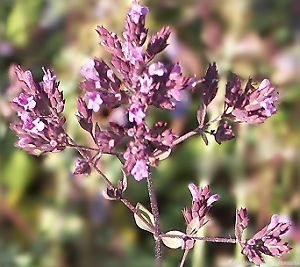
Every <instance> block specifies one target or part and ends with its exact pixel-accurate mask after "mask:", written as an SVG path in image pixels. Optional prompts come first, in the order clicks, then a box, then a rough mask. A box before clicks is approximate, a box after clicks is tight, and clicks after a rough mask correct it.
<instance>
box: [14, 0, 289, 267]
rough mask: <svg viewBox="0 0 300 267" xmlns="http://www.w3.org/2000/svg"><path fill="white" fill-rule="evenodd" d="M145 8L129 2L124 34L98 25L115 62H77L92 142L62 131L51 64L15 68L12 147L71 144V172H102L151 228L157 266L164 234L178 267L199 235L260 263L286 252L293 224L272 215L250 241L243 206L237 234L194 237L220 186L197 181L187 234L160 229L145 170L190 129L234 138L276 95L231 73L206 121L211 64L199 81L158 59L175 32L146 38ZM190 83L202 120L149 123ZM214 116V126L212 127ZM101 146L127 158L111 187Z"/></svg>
mask: <svg viewBox="0 0 300 267" xmlns="http://www.w3.org/2000/svg"><path fill="white" fill-rule="evenodd" d="M148 12H149V9H148V8H147V7H145V6H143V5H141V4H139V3H138V2H136V1H134V2H133V4H132V8H131V9H130V10H129V12H128V14H127V16H126V20H125V28H124V31H123V34H122V37H119V36H117V35H116V34H115V33H112V32H110V31H109V30H108V29H106V28H105V27H103V26H98V27H97V33H98V35H99V38H100V40H101V45H102V46H103V47H104V48H105V49H106V50H107V51H108V53H110V54H111V60H110V61H109V62H105V61H104V60H102V59H97V58H94V59H89V60H88V61H87V62H86V64H85V65H84V66H83V67H82V68H81V75H82V76H83V78H84V80H83V81H82V82H81V84H80V85H81V89H82V94H81V96H79V97H78V99H77V112H76V117H77V119H78V122H79V124H80V126H81V128H82V129H84V130H85V131H86V132H88V134H89V135H90V136H91V138H92V140H93V141H94V144H93V146H92V147H88V146H84V145H79V144H77V143H76V142H75V141H74V140H73V139H72V138H71V137H70V136H69V135H68V134H67V133H66V131H65V128H64V127H65V121H66V119H65V117H64V116H63V110H64V105H65V100H64V99H63V94H62V92H61V91H60V90H59V88H58V87H59V82H57V80H56V75H55V74H54V72H53V71H50V70H48V69H43V72H44V76H43V79H42V81H40V82H37V81H36V79H35V78H34V77H33V74H32V73H31V72H30V71H29V70H23V69H22V68H21V67H20V66H17V67H16V68H15V72H16V75H17V77H18V80H19V83H20V85H21V87H22V89H23V91H22V92H21V93H20V94H19V95H18V96H17V97H16V98H14V99H13V100H12V102H11V105H12V108H13V109H14V110H15V111H17V114H18V119H16V121H15V122H14V123H12V124H11V129H12V130H13V131H14V132H15V133H16V134H17V136H18V138H19V140H18V141H17V143H16V145H17V146H18V147H19V148H21V149H23V150H25V151H27V152H29V153H31V154H34V155H40V154H42V153H46V152H59V151H62V150H64V149H66V148H67V147H70V148H75V149H76V150H77V151H78V152H79V154H80V157H79V158H77V159H76V161H75V169H74V175H89V174H90V173H91V171H92V169H95V170H96V171H97V172H98V174H99V175H100V176H101V177H102V178H103V180H104V181H105V182H106V184H107V188H106V189H105V190H104V194H103V195H104V197H106V198H107V199H109V200H119V201H121V202H122V203H123V204H124V205H125V206H126V207H127V208H128V209H129V210H130V211H131V212H132V213H133V214H134V216H135V220H136V224H137V225H138V226H139V227H140V228H141V229H144V230H146V231H149V232H151V233H152V234H153V236H154V238H155V257H156V261H157V266H162V249H161V244H162V242H163V243H164V244H165V245H166V246H168V247H170V248H179V247H181V248H182V249H184V250H185V252H184V256H183V258H182V262H181V265H180V266H183V264H184V261H185V258H186V256H187V254H188V251H189V250H190V249H192V248H193V247H194V244H195V242H196V241H197V240H203V241H208V242H224V243H239V245H240V246H241V248H242V253H243V254H244V255H246V256H247V257H248V259H249V260H250V261H251V262H253V263H254V264H256V265H260V264H262V263H263V262H264V259H263V258H262V254H266V255H269V256H278V257H279V256H282V255H284V254H285V253H287V252H289V251H290V249H291V248H290V246H289V245H288V244H287V243H286V242H283V241H282V240H281V238H282V236H283V235H284V234H285V233H287V232H288V230H289V229H290V226H291V224H290V222H288V221H286V220H283V219H282V218H281V217H279V216H278V215H273V216H272V218H271V222H270V224H269V225H267V226H266V227H264V228H263V229H262V230H260V231H259V232H258V233H256V234H255V235H254V236H253V237H252V238H250V239H243V232H244V230H245V229H246V228H247V227H248V223H249V218H248V213H247V210H246V209H240V210H238V211H237V213H236V225H235V236H236V239H233V238H223V237H220V238H217V237H200V236H198V235H197V234H198V232H199V229H200V228H201V227H203V226H204V225H205V224H206V223H207V222H208V220H206V215H207V213H208V212H209V210H210V209H211V207H212V205H213V203H214V202H216V201H218V200H219V198H220V197H219V195H218V194H213V195H212V194H211V191H210V187H209V186H208V185H207V186H204V187H202V188H201V187H197V186H196V185H194V184H190V185H189V190H190V192H191V195H192V206H191V208H186V209H184V210H183V216H184V219H185V221H186V224H187V227H186V231H185V233H182V232H180V231H169V232H167V233H162V232H161V227H160V220H159V218H160V215H159V210H158V203H157V197H156V194H155V188H154V184H153V179H152V176H151V168H154V167H157V166H158V164H159V161H160V160H162V159H164V158H166V157H168V156H169V155H170V153H171V151H172V150H173V149H174V147H176V146H177V145H178V144H180V143H182V142H185V141H186V140H188V139H189V138H191V137H193V136H200V137H202V139H203V141H204V142H205V144H208V138H207V135H213V136H214V138H215V141H216V142H217V143H219V144H221V143H223V142H225V141H228V140H231V139H233V138H234V137H235V133H234V127H233V126H234V124H235V123H248V124H259V123H263V122H264V121H265V120H266V119H268V118H270V117H271V116H272V115H274V114H275V113H276V111H277V109H276V102H277V101H278V93H277V92H276V90H275V87H274V86H272V85H271V83H270V81H269V80H268V79H264V80H263V81H262V82H261V83H260V84H259V85H258V87H257V88H256V87H255V84H254V82H253V81H252V80H251V79H249V80H248V81H247V83H246V85H245V87H244V89H243V88H242V79H241V78H240V77H239V76H238V75H236V74H233V75H231V77H230V78H229V80H228V82H227V84H226V91H225V99H224V109H223V112H222V114H220V115H219V116H217V117H216V118H214V119H210V118H209V114H208V112H207V111H208V108H207V107H208V106H209V105H210V104H211V103H212V102H213V100H214V98H215V97H216V95H217V93H218V82H219V76H218V69H217V65H216V64H215V63H213V64H210V65H209V67H208V69H207V72H206V74H205V75H204V77H203V78H202V79H200V80H197V79H196V78H195V77H185V76H184V75H183V71H182V69H181V66H180V65H179V63H176V64H166V63H164V62H162V61H154V59H155V57H156V56H157V55H158V54H159V53H160V52H162V51H163V50H164V49H165V48H166V47H167V45H168V44H167V41H168V38H169V36H170V34H171V30H170V28H169V27H164V28H162V29H161V30H160V31H159V32H157V33H155V34H154V35H152V36H149V34H148V29H147V28H146V26H145V21H146V16H147V14H148ZM189 88H191V89H193V90H194V92H196V93H198V95H199V108H198V109H197V112H196V114H197V115H196V117H197V121H198V126H197V127H196V128H195V129H193V130H191V131H189V132H187V133H185V134H183V135H182V136H176V135H175V134H174V133H173V131H172V129H171V128H169V127H168V124H167V123H166V122H164V121H158V122H156V123H154V124H153V125H150V124H149V122H148V121H147V118H148V115H149V108H150V107H155V108H158V109H161V110H171V109H174V108H175V107H176V104H177V103H178V102H180V101H181V100H183V98H184V94H186V92H187V91H188V89H189ZM184 91H185V92H184ZM114 108H122V110H123V111H124V113H125V115H126V116H125V117H126V119H125V121H123V122H122V123H121V122H116V121H109V122H108V123H107V124H106V125H100V124H99V123H98V122H96V121H95V119H94V116H95V114H96V113H98V112H100V111H101V110H104V109H114ZM215 124H217V127H216V129H211V127H212V126H213V125H215ZM103 154H110V155H113V156H116V157H117V158H118V159H119V160H120V162H121V163H122V165H123V169H122V172H123V177H122V178H121V179H120V180H119V181H118V183H117V185H116V186H115V185H113V183H112V182H111V181H110V180H109V179H108V177H107V176H106V175H105V174H104V173H103V172H102V171H101V169H100V168H99V167H98V163H99V161H100V160H101V157H102V155H103ZM128 176H133V178H134V179H135V180H136V181H142V180H146V181H147V185H148V193H149V199H150V206H151V212H150V211H148V210H147V209H146V208H144V207H142V206H141V205H140V204H139V203H137V205H136V206H134V205H133V204H132V203H131V202H129V200H127V199H126V198H125V197H124V193H125V191H126V189H127V186H128V184H127V177H128ZM170 239H172V240H170ZM176 239H177V241H176ZM178 240H179V242H178Z"/></svg>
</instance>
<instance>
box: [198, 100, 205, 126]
mask: <svg viewBox="0 0 300 267" xmlns="http://www.w3.org/2000/svg"><path fill="white" fill-rule="evenodd" d="M205 115H206V105H205V104H204V103H203V102H202V103H201V104H200V106H199V108H198V110H197V121H198V123H199V127H200V129H201V128H202V127H203V125H204V122H205Z"/></svg>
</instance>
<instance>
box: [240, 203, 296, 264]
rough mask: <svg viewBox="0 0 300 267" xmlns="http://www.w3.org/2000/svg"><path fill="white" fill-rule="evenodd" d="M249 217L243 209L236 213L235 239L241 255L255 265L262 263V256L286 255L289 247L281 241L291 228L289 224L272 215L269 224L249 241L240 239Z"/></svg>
mask: <svg viewBox="0 0 300 267" xmlns="http://www.w3.org/2000/svg"><path fill="white" fill-rule="evenodd" d="M248 223H249V217H248V212H247V210H246V209H245V208H242V209H240V210H237V212H236V228H235V233H236V238H237V240H238V242H239V244H240V245H241V247H242V253H243V254H244V255H246V256H247V257H248V259H249V260H250V261H251V262H253V263H254V264H256V265H261V264H262V263H264V259H263V257H262V254H265V255H269V256H276V257H281V256H282V255H284V254H286V253H288V252H289V251H290V250H291V247H290V246H289V245H288V243H286V242H284V241H282V240H281V237H282V236H283V235H284V234H286V233H287V232H288V231H289V230H290V228H291V222H289V221H288V220H286V219H284V218H282V217H280V216H279V215H277V214H274V215H273V216H272V218H271V222H270V224H268V225H267V226H265V227H264V228H263V229H261V230H260V231H259V232H257V233H256V234H255V235H254V236H253V237H252V238H250V239H246V240H244V239H242V235H243V232H244V230H245V229H246V228H247V227H248Z"/></svg>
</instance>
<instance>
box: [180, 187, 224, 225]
mask: <svg viewBox="0 0 300 267" xmlns="http://www.w3.org/2000/svg"><path fill="white" fill-rule="evenodd" d="M189 190H190V192H191V194H192V197H193V201H192V208H190V209H187V208H186V209H184V211H183V216H184V218H185V221H186V223H187V224H189V223H190V222H191V221H192V220H194V219H195V218H197V219H198V222H199V228H200V227H201V226H203V225H204V224H205V223H206V222H205V221H204V218H205V215H206V214H207V212H208V211H209V210H210V208H211V207H212V204H213V203H214V202H215V201H218V200H219V199H220V196H219V195H218V194H214V195H211V192H210V189H209V186H208V185H206V186H204V187H203V188H201V187H197V186H196V185H195V184H189Z"/></svg>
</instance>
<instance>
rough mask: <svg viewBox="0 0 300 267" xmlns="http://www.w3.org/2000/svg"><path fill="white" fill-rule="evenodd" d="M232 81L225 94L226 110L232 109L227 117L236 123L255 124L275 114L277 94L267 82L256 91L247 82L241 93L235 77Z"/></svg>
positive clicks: (249, 82) (263, 82)
mask: <svg viewBox="0 0 300 267" xmlns="http://www.w3.org/2000/svg"><path fill="white" fill-rule="evenodd" d="M233 79H234V82H232V83H231V86H230V84H229V85H228V86H227V88H231V89H230V90H229V89H228V90H227V92H226V99H227V109H229V108H230V107H231V108H232V110H231V111H229V112H227V115H231V116H233V117H234V118H235V120H236V121H238V122H246V123H250V124H257V123H263V122H264V121H265V120H266V119H267V118H269V117H271V116H272V115H273V114H275V113H276V110H277V109H276V106H275V103H276V102H277V100H278V93H277V92H276V90H275V88H274V87H273V86H272V85H271V83H270V81H269V80H267V79H264V80H263V81H262V82H261V84H260V85H259V87H258V88H257V89H255V88H254V87H253V85H252V83H251V80H249V81H248V84H247V85H246V89H245V91H244V92H243V91H242V90H240V81H239V79H238V78H237V77H236V76H235V77H234V78H233Z"/></svg>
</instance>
